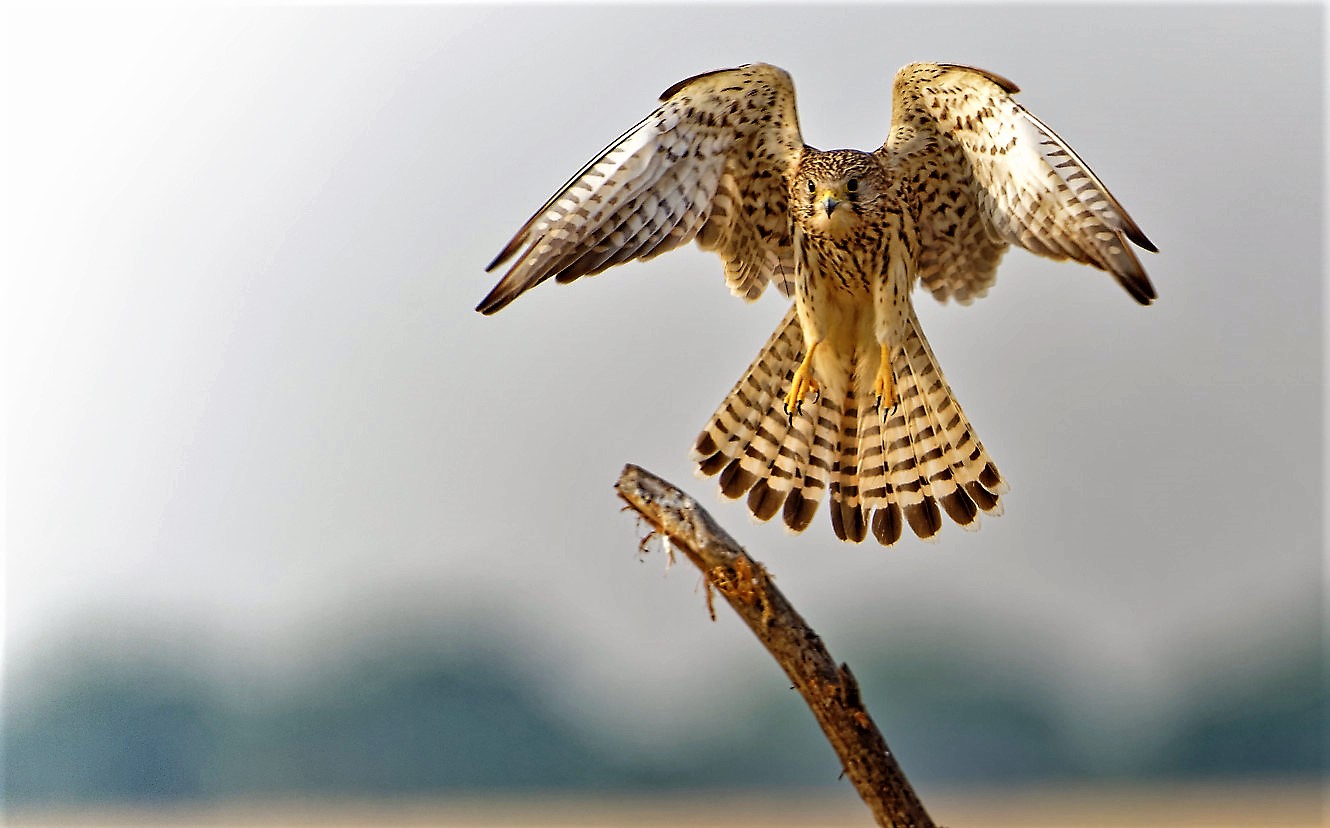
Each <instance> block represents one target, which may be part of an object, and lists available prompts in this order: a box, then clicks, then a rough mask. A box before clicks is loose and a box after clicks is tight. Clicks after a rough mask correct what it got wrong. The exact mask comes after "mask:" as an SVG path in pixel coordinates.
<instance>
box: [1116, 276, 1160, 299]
mask: <svg viewBox="0 0 1330 828" xmlns="http://www.w3.org/2000/svg"><path fill="white" fill-rule="evenodd" d="M1118 282H1119V283H1121V285H1122V286H1123V287H1124V288H1126V289H1127V292H1128V293H1130V294H1131V298H1133V299H1135V300H1136V301H1137V302H1139V303H1140V304H1142V305H1152V304H1154V301H1155V299H1158V298H1159V294H1157V293H1155V286H1154V285H1153V284H1152V283H1151V282H1150V278H1149V277H1148V276H1146V275H1145V274H1141V276H1140V277H1139V278H1134V279H1127V278H1121V277H1119V279H1118Z"/></svg>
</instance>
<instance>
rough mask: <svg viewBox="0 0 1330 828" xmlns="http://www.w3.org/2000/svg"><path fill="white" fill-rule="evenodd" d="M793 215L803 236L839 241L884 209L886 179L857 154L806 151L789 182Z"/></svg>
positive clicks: (871, 158)
mask: <svg viewBox="0 0 1330 828" xmlns="http://www.w3.org/2000/svg"><path fill="white" fill-rule="evenodd" d="M793 184H794V186H793V190H794V192H793V194H792V195H793V199H792V201H793V203H794V208H795V209H794V213H795V216H796V218H797V219H798V220H799V223H800V225H801V226H802V227H803V229H804V231H805V232H807V233H812V234H815V235H819V236H829V237H832V238H840V237H843V236H845V235H846V234H847V233H850V232H852V231H853V230H854V229H855V228H857V227H859V226H860V224H861V223H862V222H863V219H864V217H865V216H872V215H875V214H876V213H877V212H878V211H879V210H881V209H882V208H883V207H884V206H885V202H884V200H883V198H884V196H885V195H886V193H887V176H886V172H885V171H884V170H883V169H882V165H881V164H880V163H879V162H878V160H877V158H875V157H874V156H873V155H871V154H869V153H866V152H859V151H857V150H833V151H831V152H816V151H808V152H806V153H805V155H804V158H803V160H802V161H801V162H800V164H799V170H798V172H797V173H796V174H795V177H794V182H793Z"/></svg>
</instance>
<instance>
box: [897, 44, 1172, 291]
mask: <svg viewBox="0 0 1330 828" xmlns="http://www.w3.org/2000/svg"><path fill="white" fill-rule="evenodd" d="M1018 91H1019V90H1018V89H1017V87H1016V85H1015V84H1013V83H1012V82H1011V81H1008V80H1007V79H1005V78H1003V77H1001V76H999V75H994V74H993V73H991V72H985V71H983V70H980V69H974V68H972V67H967V66H960V65H957V64H949V63H943V64H937V63H915V64H910V65H909V66H906V67H905V68H903V69H901V70H900V72H898V73H897V74H896V82H895V89H894V103H893V110H892V131H891V135H890V137H889V138H888V139H887V142H886V143H885V144H884V145H883V146H882V148H881V149H880V150H878V155H879V157H881V158H882V159H883V161H884V163H886V164H887V165H888V166H889V167H890V168H892V169H894V170H895V171H896V173H897V175H898V176H899V177H901V178H902V179H903V180H904V181H906V182H907V187H908V188H909V190H910V192H911V193H912V195H913V197H914V199H915V201H916V207H917V215H918V219H917V221H918V224H919V233H920V242H921V255H920V261H919V276H920V279H921V280H922V281H923V283H924V285H925V286H926V287H927V288H928V289H929V290H930V291H931V292H932V293H933V295H934V296H936V297H937V298H938V299H940V300H946V299H947V298H949V297H954V298H956V299H957V300H958V301H960V302H961V303H968V302H969V301H971V300H972V299H974V298H975V297H978V296H983V295H984V293H985V292H987V290H988V288H989V286H991V285H992V283H993V280H994V278H995V276H996V272H997V265H998V262H999V261H1000V260H1001V258H1002V254H1003V253H1004V252H1005V251H1006V248H1007V246H1008V245H1011V244H1016V245H1019V246H1021V247H1023V248H1025V249H1026V250H1029V251H1030V252H1032V253H1035V254H1037V255H1040V256H1046V257H1048V258H1051V259H1071V260H1073V261H1077V262H1082V263H1085V264H1089V265H1092V266H1094V267H1097V268H1099V269H1100V270H1104V271H1107V272H1108V273H1110V274H1112V275H1113V276H1114V278H1116V279H1117V280H1118V282H1119V283H1120V284H1121V285H1122V286H1123V288H1125V289H1126V290H1127V292H1128V293H1129V294H1131V296H1132V297H1133V298H1134V299H1136V301H1138V302H1140V303H1141V304H1144V305H1148V304H1150V302H1151V301H1153V300H1154V298H1155V290H1154V286H1153V285H1152V284H1151V283H1150V279H1149V277H1148V276H1146V273H1145V269H1144V268H1143V267H1142V266H1141V263H1140V260H1139V259H1137V258H1136V254H1135V252H1134V251H1133V250H1132V246H1131V245H1132V244H1135V245H1137V246H1139V247H1141V248H1142V249H1145V250H1149V251H1151V252H1154V251H1155V250H1156V248H1155V246H1154V245H1153V244H1152V243H1151V242H1150V240H1149V239H1147V238H1146V237H1145V234H1144V233H1143V232H1141V229H1140V227H1138V226H1137V225H1136V222H1134V221H1133V220H1132V218H1131V216H1129V215H1128V214H1127V211H1126V210H1125V209H1123V207H1122V205H1121V204H1119V203H1118V201H1117V199H1116V198H1114V197H1113V195H1112V193H1110V192H1109V191H1108V188H1107V187H1105V186H1104V184H1103V182H1102V181H1100V180H1099V178H1098V177H1097V176H1096V175H1095V174H1094V173H1093V172H1092V171H1091V170H1090V168H1089V166H1087V165H1086V163H1085V162H1084V161H1082V160H1081V158H1080V156H1078V155H1077V154H1076V152H1075V151H1074V150H1072V148H1071V147H1070V146H1068V145H1067V143H1066V142H1065V141H1063V140H1062V139H1061V138H1060V137H1058V135H1057V134H1056V133H1055V132H1053V130H1052V129H1050V128H1049V127H1048V126H1047V125H1046V124H1045V123H1044V122H1043V121H1041V120H1039V119H1038V118H1037V117H1035V116H1034V115H1033V114H1032V113H1030V111H1029V110H1027V109H1026V108H1025V107H1024V106H1022V105H1021V104H1020V103H1018V102H1017V101H1016V100H1015V99H1014V98H1013V97H1012V95H1013V94H1014V93H1016V92H1018Z"/></svg>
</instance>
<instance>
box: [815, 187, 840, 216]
mask: <svg viewBox="0 0 1330 828" xmlns="http://www.w3.org/2000/svg"><path fill="white" fill-rule="evenodd" d="M817 203H818V204H819V205H821V207H822V209H823V210H826V212H827V218H831V213H832V211H833V210H835V209H836V206H837V205H838V204H840V199H838V198H836V197H835V196H834V195H832V194H831V191H830V190H823V191H822V192H821V193H818V196H817Z"/></svg>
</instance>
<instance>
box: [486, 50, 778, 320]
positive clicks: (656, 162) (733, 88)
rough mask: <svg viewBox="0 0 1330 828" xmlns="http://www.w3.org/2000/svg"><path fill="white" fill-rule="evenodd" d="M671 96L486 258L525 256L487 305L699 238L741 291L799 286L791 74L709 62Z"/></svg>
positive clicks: (751, 295)
mask: <svg viewBox="0 0 1330 828" xmlns="http://www.w3.org/2000/svg"><path fill="white" fill-rule="evenodd" d="M661 100H662V101H664V103H663V104H661V106H660V107H659V108H658V109H656V111H655V112H652V113H651V114H650V115H648V116H647V117H646V118H643V119H642V121H641V122H640V123H638V124H637V125H636V126H634V127H633V128H632V129H630V130H628V131H627V132H626V133H624V134H623V135H622V136H620V137H619V139H618V140H616V141H615V142H614V143H613V144H611V145H610V146H609V147H607V148H606V149H605V151H604V152H602V153H601V154H600V155H598V156H596V158H594V159H593V160H592V161H590V162H589V163H588V164H587V165H586V166H585V167H583V168H582V169H581V171H579V172H578V173H577V174H576V175H574V176H573V177H572V179H571V180H570V181H569V182H568V183H567V184H565V185H564V187H563V188H562V189H560V190H559V192H557V193H555V195H554V196H553V197H552V198H551V199H550V200H549V201H547V202H546V203H545V206H543V207H541V208H540V210H538V211H537V212H536V214H535V215H534V216H532V217H531V218H530V219H529V220H528V221H527V223H526V224H524V225H523V226H522V229H520V230H518V231H517V235H515V236H513V239H512V241H510V242H508V245H507V246H506V247H504V249H503V250H502V251H501V252H500V253H499V255H498V257H497V258H495V260H494V261H493V262H492V263H491V264H490V266H489V268H487V269H488V270H493V269H494V268H495V267H497V266H499V265H501V264H503V263H504V262H506V261H508V260H509V259H511V258H512V257H513V256H516V257H517V258H516V261H514V262H513V264H512V266H511V267H510V268H509V269H508V272H507V273H506V274H504V276H503V279H502V280H500V281H499V283H498V284H497V285H495V287H494V289H493V290H491V291H490V293H489V295H488V296H486V297H485V299H484V300H483V301H482V302H481V303H480V305H479V306H477V308H476V310H478V311H480V312H481V313H485V314H492V313H495V312H497V311H498V310H500V309H501V308H503V307H505V306H506V305H507V304H508V303H509V302H512V301H513V300H514V299H516V298H517V297H518V296H520V295H521V294H522V293H524V292H526V291H527V290H530V289H531V288H533V287H535V286H536V285H538V284H540V283H541V282H543V281H545V280H546V279H548V278H550V277H551V276H553V277H554V278H555V279H556V280H558V281H560V282H571V281H573V280H574V279H576V278H578V277H579V276H589V275H592V274H596V273H600V272H601V271H603V270H605V269H607V268H609V267H612V266H614V265H616V264H619V263H620V262H626V261H630V260H633V259H642V260H645V259H650V258H652V257H654V256H657V255H660V254H661V253H664V252H665V251H667V250H673V249H674V248H676V247H679V246H680V245H683V244H687V243H688V242H689V241H692V240H693V239H696V240H697V242H698V244H699V246H700V247H702V249H704V250H715V251H716V252H717V253H719V254H720V256H721V258H722V259H723V260H724V263H725V279H726V281H727V283H728V284H729V286H730V289H731V290H732V291H733V292H734V293H736V294H738V295H740V296H743V297H744V298H746V299H750V300H751V299H756V298H757V297H758V296H759V295H761V293H762V290H763V289H764V288H765V287H766V285H767V283H768V282H769V281H773V280H774V281H776V282H777V284H778V286H779V287H780V289H781V291H782V292H783V293H785V294H786V295H789V294H790V293H791V291H792V290H793V273H794V257H793V248H792V242H791V238H790V228H789V207H788V195H787V192H788V190H787V185H786V178H787V176H788V175H789V174H790V173H792V171H793V170H794V168H795V166H796V165H797V164H798V162H799V157H800V154H801V153H802V151H803V140H802V138H801V137H800V135H799V122H798V118H797V116H796V114H795V108H794V85H793V84H792V83H791V81H790V77H789V75H787V74H786V73H785V72H784V71H782V70H780V69H777V68H776V67H774V66H768V65H765V64H752V65H748V66H742V67H740V68H738V69H727V70H721V71H717V72H709V73H707V74H704V75H697V76H695V77H692V78H689V79H687V80H684V81H681V82H679V83H677V84H675V85H674V86H672V87H670V88H669V89H668V90H666V91H665V93H664V94H663V95H661Z"/></svg>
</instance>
